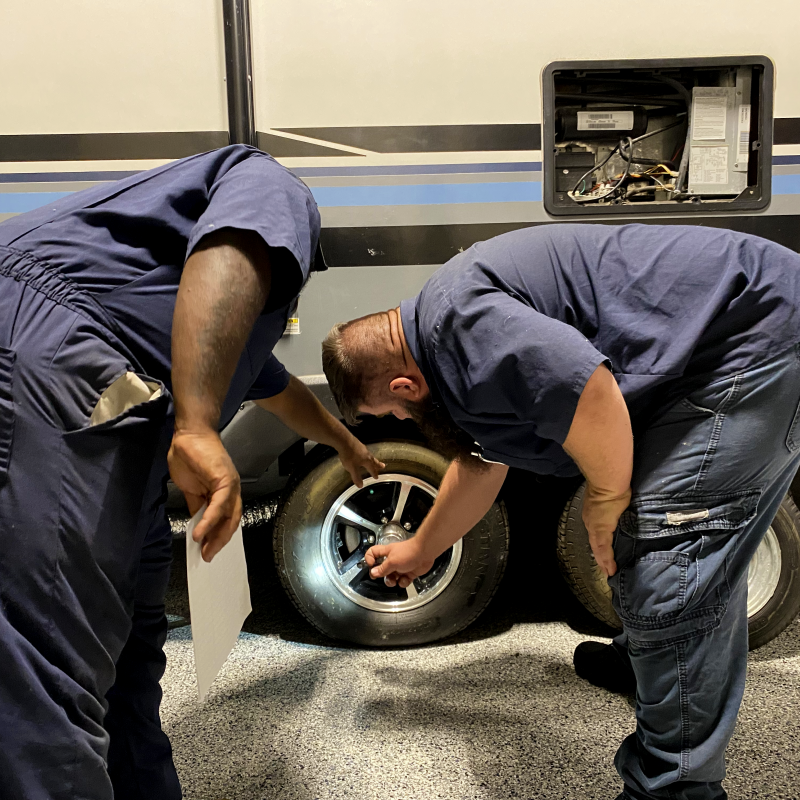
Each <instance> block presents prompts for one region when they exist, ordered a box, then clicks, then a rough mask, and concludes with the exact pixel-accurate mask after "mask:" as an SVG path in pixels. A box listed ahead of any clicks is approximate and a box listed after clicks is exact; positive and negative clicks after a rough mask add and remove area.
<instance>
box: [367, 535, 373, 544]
mask: <svg viewBox="0 0 800 800" xmlns="http://www.w3.org/2000/svg"><path fill="white" fill-rule="evenodd" d="M367 541H368V542H369V543H370V544H375V537H374V536H373V535H372V534H370V535H369V536H368V537H367Z"/></svg>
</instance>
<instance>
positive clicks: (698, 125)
mask: <svg viewBox="0 0 800 800" xmlns="http://www.w3.org/2000/svg"><path fill="white" fill-rule="evenodd" d="M719 92H720V93H719V94H717V93H714V94H701V95H698V94H695V96H694V100H693V101H692V139H703V140H707V139H724V138H725V126H726V122H727V117H728V92H727V90H726V89H720V90H719Z"/></svg>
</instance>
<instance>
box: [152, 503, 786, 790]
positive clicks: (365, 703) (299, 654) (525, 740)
mask: <svg viewBox="0 0 800 800" xmlns="http://www.w3.org/2000/svg"><path fill="white" fill-rule="evenodd" d="M543 522H544V523H547V520H546V519H545V520H543ZM544 527H545V528H546V529H549V525H547V524H544ZM513 530H514V528H512V531H513ZM268 534H269V531H268V525H252V526H251V527H250V528H249V530H248V531H247V534H246V542H247V551H248V561H249V566H250V572H251V587H252V594H253V606H254V613H253V615H252V616H251V617H250V618H249V620H248V621H247V623H246V625H245V629H246V632H245V633H243V634H242V636H241V637H240V639H239V642H238V644H237V646H236V648H235V649H234V652H233V653H232V655H231V658H230V659H229V661H228V663H227V665H226V666H225V668H224V670H223V672H222V674H221V675H220V677H219V678H218V679H217V681H216V683H215V684H214V686H213V688H212V690H211V693H210V695H209V698H208V699H207V700H206V701H204V702H203V703H202V704H199V703H198V702H197V699H196V690H195V685H194V677H193V670H192V643H191V633H190V628H188V627H180V628H176V629H175V630H173V631H172V632H171V633H170V637H169V640H168V642H167V645H166V650H167V655H168V658H169V665H168V668H167V673H166V675H165V677H164V681H163V686H164V694H165V698H164V704H163V707H162V715H163V723H164V728H165V729H166V730H167V732H168V733H169V735H170V737H171V739H172V742H173V747H174V751H175V762H176V765H177V767H178V772H179V774H180V776H181V780H182V783H183V787H184V793H185V797H186V798H187V800H223V799H225V800H239V798H241V799H242V800H244V798H247V800H273V798H275V799H276V800H277V798H280V799H281V800H295V799H296V800H314V799H315V798H316V799H318V800H334V799H337V800H338V798H348V800H350V799H354V800H431V799H432V798H440V799H441V800H503V798H531V799H532V798H537V799H538V798H541V800H572V798H576V800H577V799H579V798H580V799H583V798H585V799H586V800H595V799H596V800H613V798H615V797H616V795H617V793H618V791H619V790H620V783H619V780H618V778H617V775H616V772H615V771H614V768H613V764H612V760H613V756H614V752H615V750H616V747H617V745H618V743H619V741H620V740H621V739H622V738H623V737H624V736H625V735H626V734H627V733H629V732H630V731H631V730H632V729H633V726H634V722H633V709H632V706H631V702H632V701H631V700H630V699H628V698H624V697H620V696H617V695H612V694H609V693H607V692H604V691H602V690H599V689H595V688H594V687H592V686H590V685H588V684H586V683H585V682H583V681H581V680H580V679H578V678H577V677H576V676H575V674H574V672H573V670H572V663H571V661H572V651H573V649H574V647H575V645H577V644H578V643H579V642H581V641H583V640H584V639H585V638H587V636H588V637H590V638H597V639H601V638H602V637H603V636H604V635H605V634H607V631H606V630H605V629H604V628H603V627H602V626H599V625H598V624H597V623H595V622H594V621H593V619H592V618H591V617H590V616H589V615H588V614H586V613H585V612H584V611H583V609H582V608H581V607H580V606H579V605H578V604H577V603H576V602H575V601H574V600H573V598H572V596H571V595H570V594H569V592H568V590H567V589H566V587H565V586H564V585H563V584H562V582H561V579H560V577H559V576H558V574H557V570H556V569H555V565H554V562H553V559H552V558H551V556H550V553H551V552H552V548H551V547H550V546H549V534H548V535H540V537H539V538H538V539H534V538H530V539H524V540H523V539H522V537H520V536H519V535H518V536H517V539H516V540H513V539H512V560H511V562H510V564H509V572H508V574H507V576H506V579H505V580H504V583H503V586H502V587H501V590H500V592H499V593H498V595H497V596H496V598H495V599H494V601H493V602H492V605H491V606H490V607H489V609H488V610H487V611H486V613H485V614H484V615H483V616H482V617H481V618H480V619H479V620H478V621H477V623H475V624H474V625H473V626H472V627H471V628H470V629H468V630H467V631H465V632H464V633H462V634H461V635H459V636H458V637H456V638H455V639H451V640H449V641H447V642H444V643H440V644H438V645H432V646H429V647H422V648H413V649H403V650H392V651H386V650H383V651H381V650H364V649H351V648H348V647H342V646H336V645H335V644H333V643H331V642H329V641H327V640H324V639H323V638H322V637H321V636H320V635H319V634H317V633H316V632H315V631H314V630H313V629H312V628H311V627H310V626H308V625H307V624H306V623H305V621H304V620H303V619H302V618H301V617H300V616H299V615H298V614H297V612H296V611H295V610H294V608H293V607H292V606H291V604H290V603H289V602H288V600H286V598H285V597H284V596H283V593H282V590H281V588H280V586H279V585H278V584H277V579H276V578H275V574H274V572H273V570H272V567H271V559H270V553H269V535H268ZM182 548H183V542H176V555H177V559H178V560H177V563H176V569H175V575H174V579H173V583H172V587H171V591H170V597H169V611H170V613H172V614H182V613H185V610H186V606H185V603H186V599H185V583H184V582H183V581H182V575H181V570H182V569H183V564H182V561H181V559H180V556H181V554H182ZM799 756H800V621H796V622H795V623H794V624H793V625H792V626H791V627H790V628H789V629H788V630H787V631H786V632H784V633H783V634H782V635H781V636H780V637H779V638H778V639H776V640H775V641H774V642H772V643H771V644H769V645H767V646H766V647H764V648H762V649H761V650H759V651H757V652H755V653H753V654H751V659H750V672H749V680H748V687H747V692H746V696H745V701H744V705H743V708H742V713H741V716H740V720H739V726H738V728H737V732H736V735H735V737H734V740H733V742H732V744H731V747H730V749H729V758H728V763H729V771H728V778H727V781H726V787H727V790H728V792H729V794H730V796H731V798H732V800H743V799H744V798H758V799H759V800H761V799H762V798H769V800H773V799H774V800H778V799H781V800H782V799H783V798H787V799H788V798H798V797H800V789H799V788H798V779H797V775H798V757H799Z"/></svg>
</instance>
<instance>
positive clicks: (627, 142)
mask: <svg viewBox="0 0 800 800" xmlns="http://www.w3.org/2000/svg"><path fill="white" fill-rule="evenodd" d="M623 146H627V147H631V148H632V147H633V139H631V137H630V136H628V137H627V138H626V139H624V140H621V141H620V143H619V144H618V145H617V146H616V147H615V148H614V149H613V150H612V151H611V152H610V153H609V154H608V157H607V158H606V159H605V161H603V162H602V164H599V165H598V166H597V167H595V168H594V169H593V170H591V172H594V171H596V170H598V169H600V167H602V166H604V165H605V164H606V163H607V162H608V161H609V160H610V159H611V156H613V155H614V153H615V152H617V151H618V150H619V149H620V148H621V147H623ZM630 171H631V162H630V161H626V162H625V171H624V172H623V173H622V177H621V178H620V179H619V180H618V181H617V182H616V183H615V184H614V185H613V186H612V187H611V188H610V189H609V190H608V191H607V192H606V193H605V194H601V195H599V196H597V197H576V196H575V189H573V190H572V192H568V196H569V197H570V198H571V199H572V200H573V201H574V202H576V203H592V202H596V201H600V200H605V199H606V198H607V197H611V195H613V194H616V193H617V191H618V190H619V189H620V188H621V186H622V184H623V183H624V182H625V180H626V178H627V177H628V175H630ZM588 174H589V173H588V172H587V173H586V175H588ZM584 177H586V176H585V175H584ZM575 188H577V184H576V187H575Z"/></svg>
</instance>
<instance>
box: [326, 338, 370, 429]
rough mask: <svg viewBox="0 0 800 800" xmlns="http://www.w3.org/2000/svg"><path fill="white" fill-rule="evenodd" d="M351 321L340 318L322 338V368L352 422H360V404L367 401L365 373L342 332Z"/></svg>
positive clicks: (336, 397)
mask: <svg viewBox="0 0 800 800" xmlns="http://www.w3.org/2000/svg"><path fill="white" fill-rule="evenodd" d="M350 324H351V323H349V322H338V323H337V324H336V325H334V326H333V327H332V328H331V329H330V332H329V333H328V335H327V336H326V337H325V338H324V339H323V341H322V370H323V372H324V373H325V377H326V378H327V379H328V386H330V389H331V392H333V399H334V400H335V401H336V405H337V406H339V411H341V412H342V416H343V417H344V420H345V422H347V424H348V425H358V413H359V408H360V407H361V405H362V404H363V401H364V399H365V398H364V397H363V395H364V376H363V375H362V374H361V373H360V372H359V370H358V369H357V368H356V364H355V363H354V359H353V358H352V356H351V355H350V354H349V353H348V352H347V348H346V347H345V345H344V342H343V341H342V334H343V333H344V331H345V330H347V328H348V326H349V325H350Z"/></svg>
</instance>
